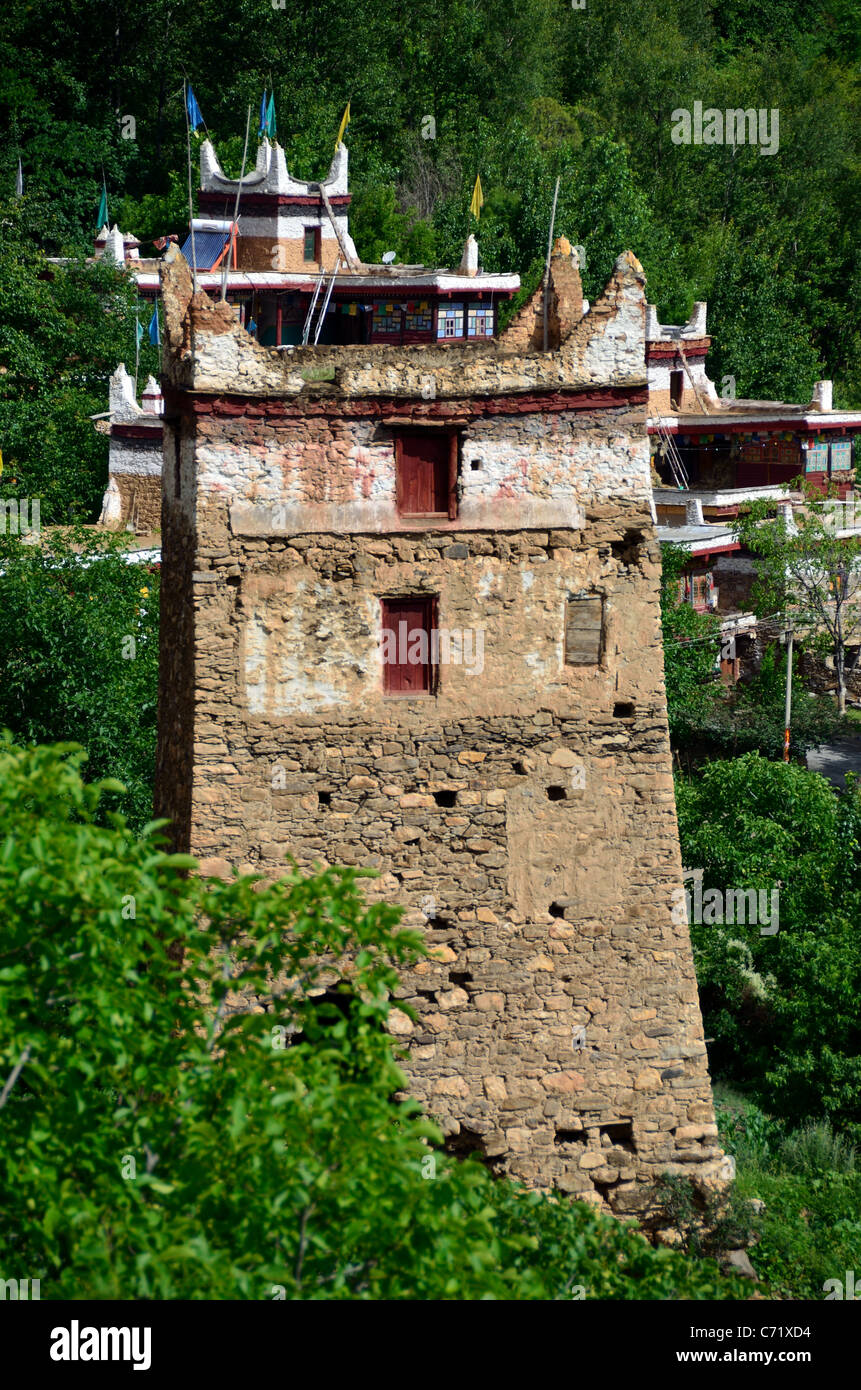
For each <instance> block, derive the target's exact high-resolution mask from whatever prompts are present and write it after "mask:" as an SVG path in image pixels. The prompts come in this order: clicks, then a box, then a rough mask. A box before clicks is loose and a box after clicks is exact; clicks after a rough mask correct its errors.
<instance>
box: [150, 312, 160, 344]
mask: <svg viewBox="0 0 861 1390" xmlns="http://www.w3.org/2000/svg"><path fill="white" fill-rule="evenodd" d="M149 340H150V342H151V343H152V345H153V347H159V345H160V344H161V335H160V333H159V331H158V305H157V304H156V306H155V308H154V309H153V311H152V318H151V319H150V321H149Z"/></svg>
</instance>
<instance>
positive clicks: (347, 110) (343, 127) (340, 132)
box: [335, 102, 350, 149]
mask: <svg viewBox="0 0 861 1390" xmlns="http://www.w3.org/2000/svg"><path fill="white" fill-rule="evenodd" d="M349 124H350V103H349V102H347V105H346V107H345V108H344V114H343V116H342V117H341V124H340V126H339V127H338V138H337V140H336V141H335V149H337V148H338V146H339V145H340V143H341V141H342V140H343V138H344V131H345V130H346V129H347V126H348V125H349Z"/></svg>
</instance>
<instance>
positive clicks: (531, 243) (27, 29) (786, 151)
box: [0, 0, 861, 405]
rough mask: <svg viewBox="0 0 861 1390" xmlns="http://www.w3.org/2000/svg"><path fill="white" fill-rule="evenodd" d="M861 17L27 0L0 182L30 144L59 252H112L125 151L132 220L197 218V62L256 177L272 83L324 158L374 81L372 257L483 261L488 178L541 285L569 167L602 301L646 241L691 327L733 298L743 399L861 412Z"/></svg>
mask: <svg viewBox="0 0 861 1390" xmlns="http://www.w3.org/2000/svg"><path fill="white" fill-rule="evenodd" d="M578 3H579V0H578ZM859 20H861V8H859V0H807V3H805V2H803V0H802V3H798V0H724V3H722V4H720V5H718V4H715V3H713V0H705V3H703V0H641V3H640V4H638V5H636V6H630V5H627V4H623V3H622V0H588V3H586V4H585V5H583V6H582V7H580V8H575V7H574V6H573V5H572V4H570V3H569V2H568V0H518V3H516V4H515V3H513V2H512V0H484V3H481V4H479V3H477V0H416V3H415V4H412V5H410V6H406V7H405V6H403V5H400V4H395V3H393V0H355V3H354V4H351V5H349V6H347V5H343V4H340V3H336V0H319V2H318V3H315V4H313V5H295V4H287V3H286V0H235V3H234V4H232V5H230V6H227V7H225V6H221V5H216V4H214V3H213V0H198V3H195V4H190V3H182V0H139V3H137V4H136V5H133V6H128V5H122V4H119V3H118V2H117V0H68V3H66V4H64V5H63V6H62V7H58V6H56V5H55V4H54V3H48V0H8V2H7V4H5V5H4V7H3V17H2V20H0V33H2V39H0V185H2V188H3V190H4V199H5V197H6V195H8V194H11V193H12V191H13V190H14V187H15V175H16V170H17V167H18V159H19V157H20V159H21V162H22V168H23V176H24V189H25V199H24V200H23V201H24V203H25V204H26V205H27V207H26V216H25V228H26V230H27V231H28V233H31V234H32V236H33V237H34V238H35V239H36V240H37V241H38V242H39V244H40V246H41V248H42V249H43V250H44V251H46V252H48V253H49V254H51V253H57V252H60V251H69V250H75V249H76V250H77V251H78V252H83V251H85V250H86V249H87V247H88V244H89V243H90V238H91V236H92V232H93V228H94V224H95V219H96V212H97V208H98V205H99V199H100V195H101V185H102V174H103V171H104V176H105V180H106V183H107V190H108V198H109V206H110V209H111V220H112V221H113V220H118V221H119V223H120V225H121V227H123V229H128V230H133V231H135V232H136V233H137V235H139V236H141V237H142V238H149V237H154V236H157V235H159V234H161V233H164V232H168V231H182V229H183V227H184V225H185V223H186V221H187V217H188V208H187V201H186V162H185V161H186V150H185V120H184V113H183V106H182V83H183V78H184V77H187V78H188V79H189V80H190V82H191V83H192V85H193V87H194V91H195V94H196V96H197V98H198V101H199V103H200V107H201V109H202V112H203V115H204V117H205V120H206V123H207V129H208V131H209V133H210V134H211V135H212V136H213V138H214V139H215V140H216V141H217V145H218V149H219V152H220V153H221V154H222V155H223V157H224V160H225V162H226V165H227V167H228V168H229V169H230V171H231V172H232V173H234V175H238V173H239V163H240V160H241V149H242V138H243V135H244V129H245V115H246V111H247V108H248V105H249V104H250V105H251V106H252V110H253V129H252V134H254V131H255V130H256V124H257V111H258V108H259V104H260V97H261V93H262V91H263V88H264V87H266V88H268V89H269V90H270V91H272V92H274V97H275V107H276V113H277V122H278V138H279V140H280V141H281V143H282V145H283V146H284V148H285V150H286V154H287V160H288V166H289V167H290V168H291V169H292V170H294V171H295V172H296V174H297V175H298V176H300V177H303V178H315V177H320V176H321V175H322V174H323V173H324V172H325V169H326V168H327V166H328V161H329V158H330V156H331V153H332V149H333V146H334V140H335V134H336V132H337V129H338V124H339V121H340V118H341V114H342V111H343V109H344V107H345V105H346V103H347V101H349V102H350V105H351V123H350V125H349V128H348V131H347V137H346V143H347V144H348V146H349V149H350V156H351V179H352V188H353V192H354V204H353V230H354V234H355V237H356V241H357V245H358V248H359V251H360V253H361V254H363V255H364V256H365V257H366V258H369V259H370V258H373V257H376V256H378V255H379V254H380V253H381V251H383V250H385V249H390V248H394V249H396V250H397V252H398V254H399V256H400V257H402V258H404V259H409V260H415V261H423V262H425V263H429V262H433V261H435V262H437V263H439V264H451V263H452V262H454V263H455V264H456V263H457V259H459V254H460V245H461V243H462V240H463V237H464V234H465V230H466V228H467V225H468V206H469V197H470V193H471V191H472V186H473V183H474V180H475V176H476V174H477V173H480V174H481V178H482V183H483V186H484V191H485V195H486V203H485V206H484V209H483V212H482V216H481V224H480V238H479V240H480V247H481V254H482V259H483V263H484V265H485V267H486V268H487V269H489V270H496V269H506V270H511V269H514V270H517V271H519V272H520V274H521V275H522V276H523V277H524V280H525V281H526V282H528V281H529V279H530V277H532V278H534V277H535V275H536V267H537V262H538V259H539V258H540V256H541V255H542V251H543V248H544V245H545V241H546V236H547V225H548V220H549V206H550V201H551V196H552V188H553V182H554V177H555V175H557V174H559V175H560V176H561V181H562V182H561V192H560V202H559V212H558V217H557V227H558V230H559V231H560V232H562V233H564V234H565V235H567V236H568V237H569V239H570V240H571V241H572V242H574V243H578V244H581V245H583V246H584V247H585V248H586V270H585V277H584V278H585V288H586V293H587V294H588V295H591V296H594V295H595V294H596V293H597V292H598V291H599V290H600V288H601V287H602V285H603V283H604V282H605V280H606V278H607V275H608V273H609V270H610V268H611V266H612V261H613V259H614V257H615V256H616V255H617V254H618V253H619V251H621V250H623V249H625V248H626V247H630V248H631V249H632V250H633V251H635V253H636V254H637V255H638V256H639V258H640V260H641V261H642V262H643V265H644V267H645V269H646V272H647V274H648V277H649V294H650V298H651V299H652V300H654V302H656V303H657V304H658V306H659V309H660V312H661V315H662V317H663V318H664V320H665V321H678V320H679V319H680V318H681V317H682V316H684V315H686V314H687V312H688V311H689V309H690V306H691V305H692V303H693V301H694V300H695V299H707V300H708V301H709V305H710V315H711V317H710V326H711V329H712V332H713V334H714V339H715V346H714V351H713V356H712V359H711V366H712V368H713V369H714V373H715V374H717V375H720V374H722V373H724V372H726V373H731V374H732V375H734V376H735V378H736V382H737V389H738V393H739V395H743V396H744V395H747V396H766V395H767V396H775V397H778V398H782V399H798V400H803V399H808V398H809V392H810V388H811V385H812V383H813V381H814V380H815V379H816V378H817V377H820V376H831V377H833V378H834V381H835V391H836V395H835V401H836V404H838V405H859V404H861V270H859V264H858V258H857V254H856V251H857V247H856V245H855V243H854V238H853V233H854V230H855V228H856V226H857V221H858V213H859V203H861V197H859V194H861V169H859V161H858V149H857V138H856V137H857V131H858V128H859V99H858V76H857V61H858V57H859V53H861V22H859ZM698 101H699V102H702V104H703V106H704V107H706V108H708V107H710V106H711V107H716V108H718V109H722V110H723V109H729V108H749V107H753V108H756V109H757V110H759V109H760V108H762V109H763V110H764V111H767V112H769V113H773V112H775V111H776V112H778V113H779V148H778V149H777V150H776V152H774V153H771V154H768V153H761V152H760V150H759V149H758V148H757V147H756V146H750V145H744V146H742V145H729V144H712V145H708V144H699V145H697V144H694V143H691V144H676V143H674V142H673V139H672V129H673V120H672V113H673V112H674V111H675V110H678V109H685V110H688V111H690V110H692V109H693V106H694V103H695V102H698ZM22 216H24V213H23V212H19V227H18V230H20V218H21V217H22Z"/></svg>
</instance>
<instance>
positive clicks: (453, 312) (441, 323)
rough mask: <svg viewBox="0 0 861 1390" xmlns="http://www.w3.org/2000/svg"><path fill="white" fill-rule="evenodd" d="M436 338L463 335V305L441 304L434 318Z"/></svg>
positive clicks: (459, 336)
mask: <svg viewBox="0 0 861 1390" xmlns="http://www.w3.org/2000/svg"><path fill="white" fill-rule="evenodd" d="M436 336H437V338H462V337H463V305H462V304H441V305H440V306H439V309H438V310H437V318H436Z"/></svg>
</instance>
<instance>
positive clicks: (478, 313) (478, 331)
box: [466, 303, 493, 338]
mask: <svg viewBox="0 0 861 1390" xmlns="http://www.w3.org/2000/svg"><path fill="white" fill-rule="evenodd" d="M466 335H467V337H468V338H492V337H493V306H492V305H491V304H481V303H478V304H470V305H469V307H468V310H467V316H466Z"/></svg>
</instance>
